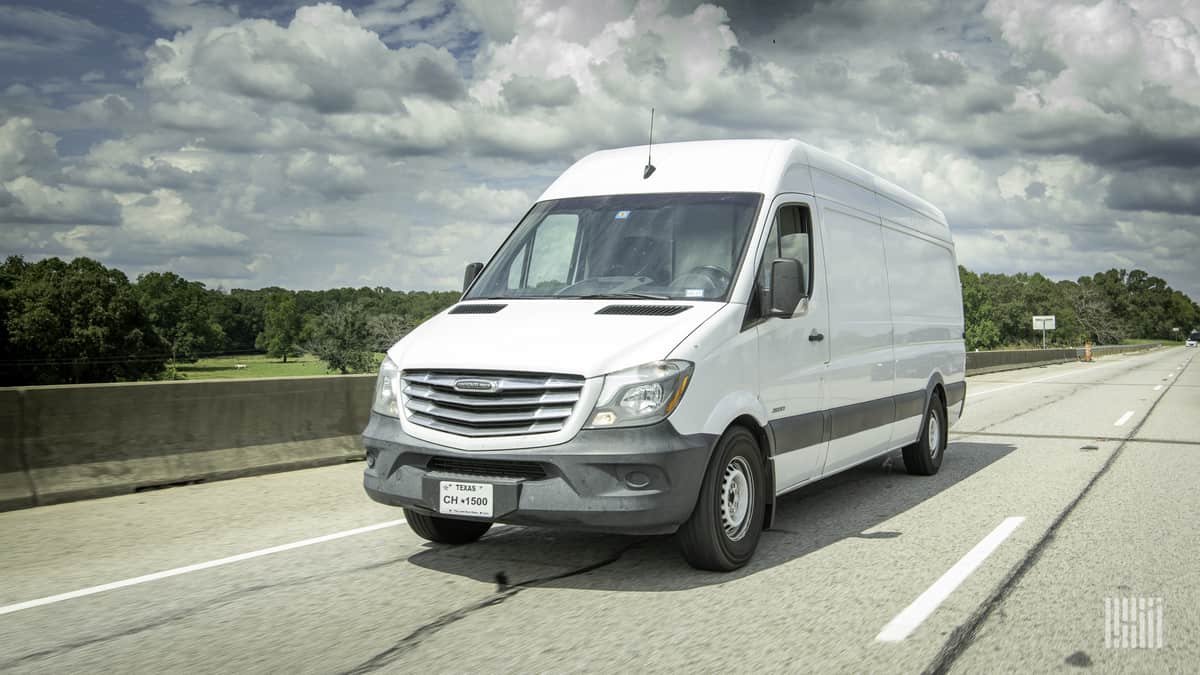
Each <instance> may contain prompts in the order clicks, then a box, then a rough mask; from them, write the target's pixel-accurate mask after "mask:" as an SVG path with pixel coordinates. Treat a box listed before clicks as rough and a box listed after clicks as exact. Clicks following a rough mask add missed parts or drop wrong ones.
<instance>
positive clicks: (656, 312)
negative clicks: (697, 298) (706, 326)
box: [596, 305, 691, 316]
mask: <svg viewBox="0 0 1200 675" xmlns="http://www.w3.org/2000/svg"><path fill="white" fill-rule="evenodd" d="M688 309H691V305H608V306H607V307H601V308H600V309H598V310H596V313H597V314H625V315H628V316H675V315H676V314H678V313H680V312H682V311H685V310H688Z"/></svg>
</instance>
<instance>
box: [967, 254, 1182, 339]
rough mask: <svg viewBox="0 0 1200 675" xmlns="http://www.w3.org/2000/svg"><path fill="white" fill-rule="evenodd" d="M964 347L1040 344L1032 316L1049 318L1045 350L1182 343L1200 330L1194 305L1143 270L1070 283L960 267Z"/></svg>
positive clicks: (1102, 274)
mask: <svg viewBox="0 0 1200 675" xmlns="http://www.w3.org/2000/svg"><path fill="white" fill-rule="evenodd" d="M958 276H959V279H960V281H961V282H962V295H963V315H964V319H965V321H966V336H965V337H966V341H967V349H970V350H974V349H997V348H1002V347H1022V346H1027V347H1033V346H1041V344H1042V336H1041V331H1035V330H1034V329H1033V316H1034V315H1045V314H1053V315H1054V316H1055V318H1056V321H1055V323H1056V325H1057V327H1056V329H1055V330H1053V331H1048V332H1047V335H1046V342H1047V345H1050V344H1053V345H1057V346H1066V347H1077V346H1080V345H1082V344H1083V343H1084V342H1092V343H1093V344H1098V345H1104V344H1118V343H1120V342H1121V341H1122V340H1125V339H1128V338H1143V339H1154V340H1181V339H1184V338H1186V337H1187V335H1188V333H1190V332H1191V331H1193V330H1196V329H1200V306H1197V305H1196V303H1195V302H1194V301H1192V299H1191V298H1189V297H1188V296H1187V295H1186V294H1185V293H1183V292H1182V291H1177V290H1175V289H1173V288H1171V287H1170V286H1168V285H1167V282H1166V281H1164V280H1162V279H1160V278H1158V277H1156V276H1151V275H1150V274H1148V273H1147V272H1144V271H1142V270H1133V271H1126V270H1118V269H1110V270H1108V271H1107V272H1098V273H1096V274H1093V275H1092V276H1090V277H1080V278H1079V279H1078V280H1076V281H1051V280H1050V279H1047V278H1046V277H1044V276H1042V275H1041V274H1024V273H1021V274H1011V275H1009V274H975V273H974V272H971V271H970V270H968V269H966V268H965V267H962V266H959V268H958Z"/></svg>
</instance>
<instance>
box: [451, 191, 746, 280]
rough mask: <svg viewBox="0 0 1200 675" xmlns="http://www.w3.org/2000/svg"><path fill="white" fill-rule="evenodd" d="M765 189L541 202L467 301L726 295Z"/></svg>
mask: <svg viewBox="0 0 1200 675" xmlns="http://www.w3.org/2000/svg"><path fill="white" fill-rule="evenodd" d="M761 202H762V195H760V194H755V193H743V192H736V193H678V194H649V195H615V196H605V197H579V198H573V199H558V200H552V201H545V202H539V203H538V204H536V205H535V206H534V207H533V209H532V210H531V211H530V212H529V214H528V215H527V216H526V217H525V219H524V220H522V221H521V223H520V224H519V225H518V226H517V228H516V230H514V231H513V233H512V235H511V236H510V237H509V238H508V240H507V241H506V242H504V245H503V246H501V247H500V250H499V251H498V252H497V253H496V255H495V256H494V257H493V258H492V261H491V262H490V263H489V264H488V266H487V268H486V269H485V270H484V271H483V273H482V274H481V275H480V277H479V279H478V281H477V282H476V283H475V285H474V286H472V287H471V291H470V292H469V293H468V294H467V296H466V298H465V299H467V300H472V299H479V298H551V297H553V298H589V297H601V298H606V297H612V298H643V297H644V298H655V299H663V300H724V299H725V298H726V296H727V295H728V293H729V290H730V286H731V284H732V281H733V275H734V274H735V273H736V270H737V268H738V264H739V263H740V262H741V259H742V253H743V249H744V248H745V246H746V240H747V239H748V235H749V232H750V227H751V225H752V224H753V222H754V218H755V216H756V215H757V213H758V208H759V205H760V204H761Z"/></svg>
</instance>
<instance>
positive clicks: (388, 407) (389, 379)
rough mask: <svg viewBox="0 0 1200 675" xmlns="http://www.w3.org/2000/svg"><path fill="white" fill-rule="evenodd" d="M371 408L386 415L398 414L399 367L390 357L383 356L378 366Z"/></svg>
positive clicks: (395, 415)
mask: <svg viewBox="0 0 1200 675" xmlns="http://www.w3.org/2000/svg"><path fill="white" fill-rule="evenodd" d="M371 410H374V411H375V412H377V413H379V414H380V415H387V416H388V417H399V416H400V368H399V366H397V365H396V362H395V361H393V360H392V359H391V357H385V358H384V359H383V364H382V365H380V366H379V377H378V378H377V379H376V380H375V402H374V403H372V404H371Z"/></svg>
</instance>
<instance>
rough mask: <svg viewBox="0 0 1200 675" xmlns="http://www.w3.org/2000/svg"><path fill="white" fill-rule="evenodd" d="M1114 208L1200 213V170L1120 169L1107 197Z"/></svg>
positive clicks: (1106, 199) (1107, 201) (1107, 202)
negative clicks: (1137, 170) (1125, 170)
mask: <svg viewBox="0 0 1200 675" xmlns="http://www.w3.org/2000/svg"><path fill="white" fill-rule="evenodd" d="M1104 203H1105V205H1107V206H1108V207H1109V208H1110V209H1117V210H1120V211H1154V212H1158V213H1173V214H1179V215H1189V216H1200V171H1196V170H1175V171H1172V170H1157V171H1139V172H1130V173H1120V174H1117V175H1116V176H1114V177H1113V180H1112V182H1111V183H1109V186H1108V194H1107V195H1106V196H1105V199H1104Z"/></svg>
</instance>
